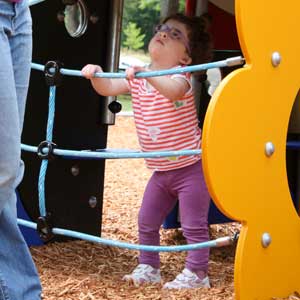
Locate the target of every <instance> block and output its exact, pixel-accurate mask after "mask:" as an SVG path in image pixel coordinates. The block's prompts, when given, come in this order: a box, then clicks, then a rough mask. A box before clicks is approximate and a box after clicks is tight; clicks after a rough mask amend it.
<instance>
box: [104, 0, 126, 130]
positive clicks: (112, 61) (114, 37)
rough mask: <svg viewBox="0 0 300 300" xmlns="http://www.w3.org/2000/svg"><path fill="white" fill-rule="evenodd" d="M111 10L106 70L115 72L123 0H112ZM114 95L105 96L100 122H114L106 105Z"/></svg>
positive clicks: (113, 117)
mask: <svg viewBox="0 0 300 300" xmlns="http://www.w3.org/2000/svg"><path fill="white" fill-rule="evenodd" d="M112 2H113V3H112V10H111V17H110V20H111V21H110V24H109V25H110V26H109V28H110V30H109V32H110V33H109V35H108V41H107V43H108V44H109V46H108V55H107V62H108V65H107V71H108V72H116V71H117V70H118V65H119V56H120V43H121V27H122V16H123V6H124V0H112ZM115 100H116V97H115V96H108V97H105V99H104V101H105V103H104V107H105V108H107V109H106V110H105V111H104V112H103V114H102V116H101V123H102V124H108V125H113V124H114V123H115V114H113V113H112V112H111V111H110V110H109V109H108V105H109V104H110V103H111V102H113V101H115Z"/></svg>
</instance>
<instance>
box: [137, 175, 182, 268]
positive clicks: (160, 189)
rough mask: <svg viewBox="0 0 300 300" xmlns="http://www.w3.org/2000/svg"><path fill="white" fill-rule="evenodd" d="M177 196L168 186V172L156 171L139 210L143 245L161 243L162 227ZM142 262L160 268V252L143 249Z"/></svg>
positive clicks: (140, 260)
mask: <svg viewBox="0 0 300 300" xmlns="http://www.w3.org/2000/svg"><path fill="white" fill-rule="evenodd" d="M176 201H177V198H176V197H174V195H172V194H171V193H170V192H169V190H168V188H167V177H166V172H154V173H153V175H152V177H151V178H150V180H149V182H148V184H147V187H146V189H145V193H144V198H143V202H142V206H141V209H140V212H139V218H138V224H139V242H140V244H142V245H159V244H160V234H159V230H160V227H161V225H162V223H163V221H164V219H165V218H166V216H167V215H168V214H169V212H170V211H171V210H172V208H173V207H174V205H175V204H176ZM139 263H140V264H147V265H150V266H152V267H153V268H156V269H158V268H159V266H160V260H159V253H158V252H149V251H141V252H140V256H139Z"/></svg>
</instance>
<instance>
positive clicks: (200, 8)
mask: <svg viewBox="0 0 300 300" xmlns="http://www.w3.org/2000/svg"><path fill="white" fill-rule="evenodd" d="M207 10H208V0H198V1H197V6H196V12H195V15H196V16H201V15H202V14H204V13H206V12H207ZM192 84H193V89H194V95H195V104H196V109H197V114H199V109H200V101H201V99H200V98H201V89H202V87H201V85H202V84H201V82H199V80H198V78H197V75H192Z"/></svg>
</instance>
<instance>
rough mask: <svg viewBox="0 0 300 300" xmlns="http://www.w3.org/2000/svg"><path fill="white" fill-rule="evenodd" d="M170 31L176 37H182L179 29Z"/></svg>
mask: <svg viewBox="0 0 300 300" xmlns="http://www.w3.org/2000/svg"><path fill="white" fill-rule="evenodd" d="M170 33H171V35H172V37H173V38H174V39H180V33H179V32H178V31H177V30H171V32H170Z"/></svg>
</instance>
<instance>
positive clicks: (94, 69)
mask: <svg viewBox="0 0 300 300" xmlns="http://www.w3.org/2000/svg"><path fill="white" fill-rule="evenodd" d="M98 72H99V73H102V72H103V70H102V68H101V67H100V66H98V65H86V66H84V67H83V68H82V70H81V74H82V75H83V76H84V77H85V78H87V79H92V78H94V75H95V73H98Z"/></svg>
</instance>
